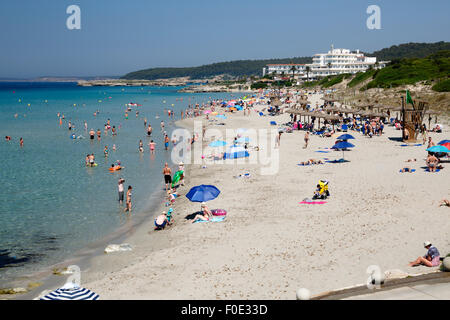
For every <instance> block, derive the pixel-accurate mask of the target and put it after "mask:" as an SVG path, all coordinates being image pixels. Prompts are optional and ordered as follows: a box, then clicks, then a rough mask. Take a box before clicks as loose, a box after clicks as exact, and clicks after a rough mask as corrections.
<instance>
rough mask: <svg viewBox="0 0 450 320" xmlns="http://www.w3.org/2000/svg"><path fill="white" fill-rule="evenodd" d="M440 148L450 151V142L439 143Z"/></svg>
mask: <svg viewBox="0 0 450 320" xmlns="http://www.w3.org/2000/svg"><path fill="white" fill-rule="evenodd" d="M439 145H440V146H443V147H446V148H447V149H448V150H450V141H449V142H445V143H439Z"/></svg>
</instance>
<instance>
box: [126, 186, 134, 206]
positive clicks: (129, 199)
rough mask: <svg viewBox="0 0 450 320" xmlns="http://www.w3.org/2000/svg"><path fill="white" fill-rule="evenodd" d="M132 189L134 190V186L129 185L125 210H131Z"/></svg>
mask: <svg viewBox="0 0 450 320" xmlns="http://www.w3.org/2000/svg"><path fill="white" fill-rule="evenodd" d="M131 190H133V188H132V187H131V186H128V190H127V202H126V205H127V206H126V208H125V211H128V212H131Z"/></svg>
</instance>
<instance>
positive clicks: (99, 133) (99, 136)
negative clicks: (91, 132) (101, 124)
mask: <svg viewBox="0 0 450 320" xmlns="http://www.w3.org/2000/svg"><path fill="white" fill-rule="evenodd" d="M101 136H102V132H101V131H100V129H97V140H100V139H101Z"/></svg>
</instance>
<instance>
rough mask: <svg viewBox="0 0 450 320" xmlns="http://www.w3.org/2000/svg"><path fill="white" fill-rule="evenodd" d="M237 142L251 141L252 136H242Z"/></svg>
mask: <svg viewBox="0 0 450 320" xmlns="http://www.w3.org/2000/svg"><path fill="white" fill-rule="evenodd" d="M236 142H238V143H245V142H250V138H249V137H240V138H239V139H237V140H236Z"/></svg>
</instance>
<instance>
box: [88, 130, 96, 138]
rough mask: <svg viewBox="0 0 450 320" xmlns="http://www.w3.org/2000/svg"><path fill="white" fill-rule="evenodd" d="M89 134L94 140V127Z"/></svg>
mask: <svg viewBox="0 0 450 320" xmlns="http://www.w3.org/2000/svg"><path fill="white" fill-rule="evenodd" d="M89 136H90V138H91V140H94V137H95V131H94V129H91V131H89Z"/></svg>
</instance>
